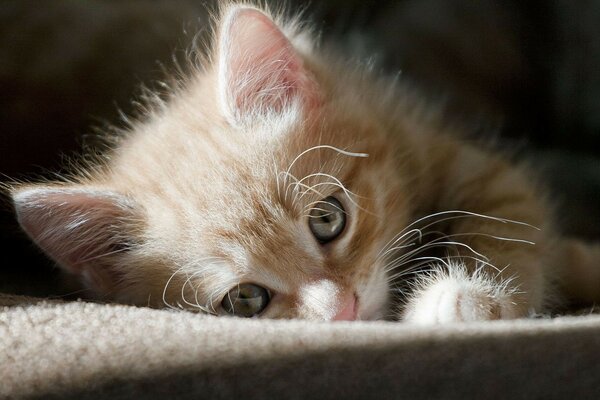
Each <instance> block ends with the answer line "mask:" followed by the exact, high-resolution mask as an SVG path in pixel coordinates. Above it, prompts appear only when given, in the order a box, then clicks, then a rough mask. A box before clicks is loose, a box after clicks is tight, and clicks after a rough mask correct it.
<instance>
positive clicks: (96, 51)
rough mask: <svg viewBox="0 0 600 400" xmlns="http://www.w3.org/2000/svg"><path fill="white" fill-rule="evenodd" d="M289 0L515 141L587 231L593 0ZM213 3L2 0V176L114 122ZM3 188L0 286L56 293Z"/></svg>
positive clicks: (184, 45)
mask: <svg viewBox="0 0 600 400" xmlns="http://www.w3.org/2000/svg"><path fill="white" fill-rule="evenodd" d="M271 3H274V4H277V3H280V2H271ZM287 3H288V5H289V8H292V9H297V8H301V9H303V10H305V15H306V17H307V18H308V19H310V20H312V21H313V22H314V24H315V26H316V27H317V28H318V29H319V30H320V31H321V32H322V36H323V38H324V39H325V40H330V39H331V40H333V41H335V42H337V43H338V45H339V47H340V48H341V49H343V50H345V51H346V52H347V53H350V54H353V55H354V56H355V57H359V58H363V59H368V60H370V61H371V62H373V63H374V64H375V65H376V70H380V71H381V73H385V74H390V75H391V76H393V75H396V74H398V73H399V72H400V71H401V77H402V79H406V80H409V81H411V82H412V83H414V85H416V86H417V87H419V88H420V89H421V90H422V91H423V93H424V95H425V96H429V97H431V98H432V99H436V101H439V100H440V99H442V100H443V101H444V104H445V105H446V107H445V112H446V118H447V119H448V121H449V123H459V124H463V125H464V126H465V129H467V130H470V131H472V134H473V135H475V136H477V135H481V136H488V135H493V136H495V137H498V138H500V140H501V142H502V145H503V146H504V147H508V148H511V147H514V148H518V149H520V151H519V152H518V153H517V154H518V156H519V157H527V158H528V159H529V160H531V162H532V164H533V165H535V166H536V167H539V170H540V171H541V172H542V174H543V175H542V176H543V177H544V180H545V181H547V182H548V184H549V185H550V187H551V190H552V192H551V193H552V198H553V199H554V200H555V202H556V203H557V204H559V205H560V206H561V212H560V216H561V218H560V222H561V225H562V229H563V230H564V231H565V232H566V233H568V234H573V235H579V236H583V237H586V238H590V239H598V238H600V201H599V200H600V0H578V1H567V0H563V1H559V0H555V1H542V0H528V1H516V0H512V1H511V0H508V1H491V0H480V1H467V0H398V1H390V0H380V1H365V0H344V1H342V0H329V1H327V0H322V1H313V2H306V1H300V0H290V1H288V2H287ZM213 5H214V1H199V0H194V1H192V0H168V1H167V0H131V1H119V0H102V1H100V0H88V1H75V0H52V1H43V2H41V1H36V0H2V1H1V2H0V174H2V175H3V176H4V177H3V178H2V180H3V181H6V180H8V178H9V177H10V178H16V179H28V178H34V177H38V176H50V175H49V172H48V171H60V170H61V168H62V165H63V164H62V163H63V158H62V155H65V154H66V155H70V154H72V153H73V152H74V151H77V150H78V149H80V147H81V146H82V145H84V144H87V145H93V142H94V140H93V135H89V134H90V133H91V132H92V127H94V126H96V127H97V126H102V125H104V124H106V123H115V124H117V125H118V124H119V122H118V121H119V119H118V112H117V110H118V109H122V110H123V111H124V112H125V113H130V112H132V111H133V109H134V105H133V103H132V102H131V99H132V98H134V96H135V94H136V93H139V91H138V89H139V85H140V84H141V83H146V84H148V85H149V86H152V82H153V81H154V80H156V79H159V78H161V77H162V76H163V72H162V67H161V65H164V66H165V67H167V69H169V68H171V67H172V65H173V58H175V59H183V58H184V55H185V50H186V49H188V48H189V47H190V46H191V45H192V43H193V42H194V41H197V42H199V43H201V42H202V40H204V38H205V37H206V33H207V32H208V23H207V21H208V17H207V14H206V12H205V8H206V6H209V7H212V6H213ZM197 32H200V33H199V34H197V35H196V33H197ZM3 201H4V207H3V208H2V211H0V243H1V245H0V246H1V248H0V250H2V260H3V261H2V263H1V265H0V291H4V292H12V293H21V294H30V295H41V296H47V295H60V294H62V293H64V291H65V290H67V289H65V288H64V287H63V286H62V285H61V283H60V281H59V278H58V275H57V274H56V270H55V269H53V268H52V263H51V262H49V261H48V260H47V259H45V257H43V256H42V255H41V254H40V253H39V252H38V251H37V250H36V249H35V247H34V246H33V245H31V244H30V242H29V241H28V240H27V239H26V238H25V237H24V235H23V234H21V233H20V231H19V230H18V227H17V225H16V223H15V221H14V218H13V216H12V210H11V206H10V203H9V202H8V200H7V199H4V200H3Z"/></svg>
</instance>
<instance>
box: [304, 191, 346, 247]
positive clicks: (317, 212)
mask: <svg viewBox="0 0 600 400" xmlns="http://www.w3.org/2000/svg"><path fill="white" fill-rule="evenodd" d="M308 226H309V227H310V230H311V232H312V233H313V235H314V236H315V238H316V239H317V240H318V241H319V243H321V244H325V243H327V242H331V241H332V240H333V239H335V238H336V237H338V236H339V235H340V234H341V233H342V231H343V230H344V227H345V226H346V212H345V211H344V207H342V203H340V202H339V201H338V199H336V198H335V197H333V196H329V197H327V198H326V199H324V200H322V201H320V202H318V203H317V204H316V205H315V208H313V209H312V210H311V211H310V215H309V217H308Z"/></svg>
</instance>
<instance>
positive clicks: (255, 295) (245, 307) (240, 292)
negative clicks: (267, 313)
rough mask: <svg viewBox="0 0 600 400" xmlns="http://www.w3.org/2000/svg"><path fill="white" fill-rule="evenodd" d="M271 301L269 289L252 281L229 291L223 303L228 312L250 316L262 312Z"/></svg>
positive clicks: (237, 315)
mask: <svg viewBox="0 0 600 400" xmlns="http://www.w3.org/2000/svg"><path fill="white" fill-rule="evenodd" d="M269 301H271V296H270V294H269V291H268V290H267V289H265V288H263V287H261V286H258V285H254V284H252V283H242V284H240V285H238V286H236V287H234V288H233V289H231V290H230V291H229V293H227V294H226V295H225V297H224V298H223V301H222V302H221V305H222V306H223V309H224V310H225V312H226V313H227V314H230V315H235V316H236V317H244V318H249V317H253V316H255V315H258V314H260V313H261V312H262V311H263V310H264V309H265V308H266V307H267V305H268V304H269Z"/></svg>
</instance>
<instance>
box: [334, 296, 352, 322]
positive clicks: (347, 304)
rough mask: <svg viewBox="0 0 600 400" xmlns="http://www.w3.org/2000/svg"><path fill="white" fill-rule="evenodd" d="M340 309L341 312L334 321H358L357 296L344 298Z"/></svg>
mask: <svg viewBox="0 0 600 400" xmlns="http://www.w3.org/2000/svg"><path fill="white" fill-rule="evenodd" d="M339 307H340V308H339V311H338V312H337V314H335V316H334V317H333V320H334V321H354V320H356V296H355V295H354V293H351V294H349V295H346V296H344V297H343V298H342V301H341V302H340V306H339Z"/></svg>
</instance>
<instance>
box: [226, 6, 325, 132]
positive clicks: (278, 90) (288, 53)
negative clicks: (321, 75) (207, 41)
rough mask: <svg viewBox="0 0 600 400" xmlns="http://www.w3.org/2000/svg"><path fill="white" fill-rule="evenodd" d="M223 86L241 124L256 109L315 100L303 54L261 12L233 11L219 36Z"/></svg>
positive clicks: (275, 109)
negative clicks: (304, 65) (301, 55)
mask: <svg viewBox="0 0 600 400" xmlns="http://www.w3.org/2000/svg"><path fill="white" fill-rule="evenodd" d="M219 89H220V95H221V99H222V103H223V106H224V108H225V111H226V113H227V114H228V115H230V116H232V117H233V118H234V119H235V120H237V121H238V122H239V120H240V119H242V120H244V119H246V117H248V116H252V115H253V114H254V113H255V112H258V114H263V115H264V114H266V113H269V112H276V113H277V112H281V111H283V110H284V109H285V108H286V107H287V106H289V105H291V104H292V103H294V102H300V103H301V104H302V105H303V106H306V105H311V104H314V103H315V100H316V97H317V96H316V90H315V83H314V82H313V81H312V80H311V79H310V78H309V76H308V74H307V72H306V70H305V69H304V67H303V62H302V59H301V57H300V56H299V55H298V54H297V53H296V50H295V49H294V47H293V46H292V44H291V43H290V41H289V40H288V39H287V38H286V37H285V35H284V34H283V33H282V32H281V31H280V30H279V28H278V27H277V26H276V25H275V24H274V23H273V21H271V19H270V18H269V17H267V16H266V15H264V14H263V13H262V12H260V11H258V10H255V9H251V8H241V9H234V10H233V11H231V12H230V13H229V15H227V16H226V18H225V21H224V26H223V30H222V32H221V36H220V47H219Z"/></svg>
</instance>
